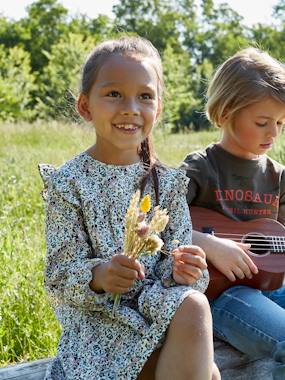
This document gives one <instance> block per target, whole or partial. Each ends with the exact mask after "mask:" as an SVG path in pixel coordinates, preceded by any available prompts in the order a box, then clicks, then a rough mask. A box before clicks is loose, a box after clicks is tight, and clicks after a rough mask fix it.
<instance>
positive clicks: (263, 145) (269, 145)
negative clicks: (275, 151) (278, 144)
mask: <svg viewBox="0 0 285 380" xmlns="http://www.w3.org/2000/svg"><path fill="white" fill-rule="evenodd" d="M272 145H273V143H267V144H260V146H261V147H262V148H270V147H271V146H272Z"/></svg>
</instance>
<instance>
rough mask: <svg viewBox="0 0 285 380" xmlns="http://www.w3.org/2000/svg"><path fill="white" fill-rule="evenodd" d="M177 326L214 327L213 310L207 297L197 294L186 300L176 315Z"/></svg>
mask: <svg viewBox="0 0 285 380" xmlns="http://www.w3.org/2000/svg"><path fill="white" fill-rule="evenodd" d="M174 319H175V324H178V325H179V327H180V328H185V329H189V328H193V327H194V328H198V329H200V328H202V327H203V328H204V327H205V325H207V326H209V327H211V326H212V317H211V309H210V305H209V302H208V300H207V298H206V296H205V295H204V294H202V293H199V292H195V293H192V294H190V295H189V296H188V297H186V298H185V299H184V301H183V302H182V304H181V305H180V307H179V309H178V310H177V312H176V314H175V317H174Z"/></svg>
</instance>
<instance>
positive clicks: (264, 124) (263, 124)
mask: <svg viewBox="0 0 285 380" xmlns="http://www.w3.org/2000/svg"><path fill="white" fill-rule="evenodd" d="M255 124H256V125H257V126H258V127H266V125H267V123H255Z"/></svg>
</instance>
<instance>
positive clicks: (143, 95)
mask: <svg viewBox="0 0 285 380" xmlns="http://www.w3.org/2000/svg"><path fill="white" fill-rule="evenodd" d="M139 97H140V98H141V99H143V100H151V99H153V96H152V95H151V94H148V93H147V92H146V93H143V94H141V95H140V96H139Z"/></svg>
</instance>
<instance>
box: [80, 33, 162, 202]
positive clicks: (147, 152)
mask: <svg viewBox="0 0 285 380" xmlns="http://www.w3.org/2000/svg"><path fill="white" fill-rule="evenodd" d="M115 54H120V55H123V56H126V57H131V58H134V59H138V60H140V59H144V60H148V61H149V62H150V63H151V64H152V66H153V68H154V70H155V72H156V74H157V80H158V96H159V98H160V99H162V95H163V90H164V83H163V71H162V64H161V58H160V55H159V53H158V51H157V49H156V48H155V47H154V46H153V44H152V43H151V42H150V41H148V40H147V39H145V38H142V37H133V36H124V37H121V38H118V39H114V40H108V41H105V42H102V43H100V44H99V45H97V46H96V47H95V49H94V50H93V51H92V52H91V53H90V54H89V56H88V57H87V60H86V62H85V64H84V65H83V68H82V80H81V89H80V92H81V93H83V94H85V95H88V94H89V92H90V90H91V88H92V86H93V84H94V82H95V80H96V77H97V75H98V72H99V70H100V69H101V67H102V66H103V65H104V63H105V62H106V61H107V60H108V58H110V56H111V55H115ZM138 153H139V155H140V157H141V160H142V161H143V162H144V164H145V166H146V168H147V169H148V170H147V174H146V175H145V176H144V177H143V178H142V180H141V184H140V188H141V191H142V192H143V190H144V188H145V185H146V183H147V181H148V180H149V179H151V180H152V181H153V184H154V190H155V196H156V203H157V204H158V203H159V183H158V176H157V171H156V166H161V164H160V162H159V161H158V159H157V157H156V154H155V152H154V148H153V143H152V137H151V135H149V136H148V137H147V138H146V139H145V140H144V141H143V142H142V143H141V146H140V149H139V152H138Z"/></svg>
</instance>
